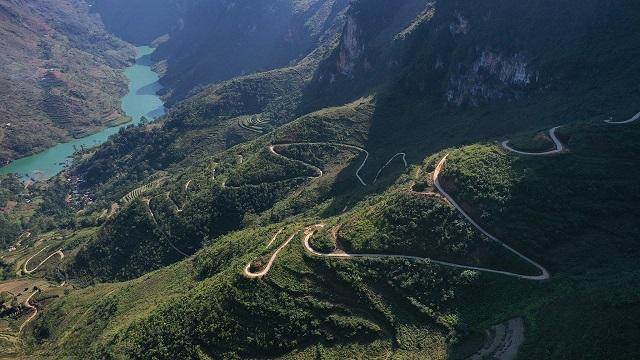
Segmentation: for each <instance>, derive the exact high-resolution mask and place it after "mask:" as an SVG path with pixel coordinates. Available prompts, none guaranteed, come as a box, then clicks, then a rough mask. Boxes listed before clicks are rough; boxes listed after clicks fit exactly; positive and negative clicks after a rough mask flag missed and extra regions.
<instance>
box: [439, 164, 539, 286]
mask: <svg viewBox="0 0 640 360" xmlns="http://www.w3.org/2000/svg"><path fill="white" fill-rule="evenodd" d="M447 157H449V154H447V155H445V157H443V158H442V160H440V162H439V163H438V166H436V169H435V171H434V172H433V183H434V185H435V186H436V188H437V189H438V191H439V192H440V194H442V196H444V197H445V198H446V199H447V200H448V201H449V203H451V205H453V207H454V208H456V210H458V212H460V213H461V214H462V216H464V217H465V218H466V219H467V221H469V222H470V223H471V225H473V226H474V227H475V228H476V229H478V231H480V232H481V233H483V234H484V235H485V236H487V237H488V238H489V239H491V240H493V241H495V242H497V243H498V244H500V245H502V247H504V248H505V249H507V250H509V251H510V252H512V253H514V254H516V255H517V256H518V257H520V258H521V259H523V260H525V261H526V262H528V263H529V264H531V265H533V266H535V267H536V268H538V270H540V272H541V274H540V275H538V276H526V275H518V274H513V273H505V272H499V273H502V274H505V275H511V276H516V277H519V278H522V279H528V280H547V279H549V277H550V276H549V272H548V271H547V269H545V268H544V267H542V265H540V264H538V263H537V262H535V261H533V260H531V259H529V258H528V257H526V256H524V255H523V254H521V253H520V252H518V251H517V250H515V249H513V248H512V247H510V246H509V245H507V244H505V243H503V242H502V241H500V240H499V239H498V238H496V237H495V236H493V235H491V234H490V233H489V232H488V231H486V230H485V229H484V228H483V227H482V226H480V224H478V223H477V222H476V221H475V220H473V219H472V218H471V216H469V214H467V212H466V211H464V209H463V208H462V207H461V206H460V204H458V202H456V201H455V200H454V199H453V197H451V195H449V193H447V191H446V190H445V189H444V187H443V186H442V184H441V183H440V174H441V173H442V170H443V168H444V165H445V163H446V161H447ZM492 272H495V271H492Z"/></svg>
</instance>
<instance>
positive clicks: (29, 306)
mask: <svg viewBox="0 0 640 360" xmlns="http://www.w3.org/2000/svg"><path fill="white" fill-rule="evenodd" d="M39 292H40V290H36V291H34V292H33V293H32V294H31V295H29V297H28V298H27V300H25V301H24V306H26V307H27V308H29V309H31V310H33V314H31V316H29V318H28V319H27V320H25V321H24V322H23V323H22V325H20V331H19V332H22V330H23V329H24V327H25V326H27V324H28V323H30V322H31V321H32V320H33V319H35V317H36V316H37V315H38V308H36V307H35V306H33V305H31V304H30V303H29V301H31V298H32V297H34V296H35V295H36V294H37V293H39Z"/></svg>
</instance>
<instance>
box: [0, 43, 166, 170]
mask: <svg viewBox="0 0 640 360" xmlns="http://www.w3.org/2000/svg"><path fill="white" fill-rule="evenodd" d="M153 51H154V49H153V48H151V47H149V46H141V47H138V48H137V58H136V63H135V64H134V65H132V66H130V67H128V68H126V69H125V71H124V74H125V76H126V77H127V79H128V80H129V92H128V93H127V95H125V96H124V97H123V98H122V110H123V111H124V112H125V113H126V114H127V115H129V116H130V117H131V118H132V120H131V121H130V122H128V123H126V124H123V125H119V126H114V127H110V128H107V129H104V130H102V131H100V132H99V133H96V134H93V135H90V136H87V137H84V138H80V139H74V140H72V141H70V142H66V143H60V144H58V145H56V146H54V147H52V148H49V149H47V150H45V151H43V152H41V153H38V154H35V155H33V156H29V157H25V158H22V159H19V160H16V161H14V162H12V163H10V164H9V165H7V166H4V167H2V168H0V175H3V174H10V173H16V174H18V175H19V176H20V177H21V178H23V179H24V180H29V179H32V180H46V179H49V178H51V177H53V176H55V175H57V174H58V173H60V172H61V171H62V170H63V169H64V167H65V163H66V162H68V161H70V158H71V156H72V155H73V153H74V152H75V150H76V149H80V148H81V147H85V148H88V147H92V146H96V145H99V144H102V143H104V142H105V141H107V139H108V138H109V136H111V135H113V134H115V133H117V132H118V131H119V130H120V128H121V127H123V126H128V125H131V124H138V123H140V120H141V118H142V117H143V116H144V117H146V118H147V119H149V120H155V119H157V118H158V117H159V116H161V115H163V114H164V113H165V108H164V103H163V102H162V100H161V99H160V97H158V96H157V95H156V94H157V93H158V91H159V90H160V89H162V86H161V85H160V84H159V83H158V80H159V78H158V74H156V73H155V72H153V70H151V65H152V62H151V54H152V53H153Z"/></svg>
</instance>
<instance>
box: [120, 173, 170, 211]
mask: <svg viewBox="0 0 640 360" xmlns="http://www.w3.org/2000/svg"><path fill="white" fill-rule="evenodd" d="M166 179H167V178H166V177H163V178H160V179H158V180H155V181H153V182H150V183H148V184H146V185H144V186H141V187H139V188H137V189H135V190H133V191H131V192H129V193H128V194H127V195H125V196H124V197H123V198H122V199H120V203H121V204H122V205H127V204H129V203H130V202H132V201H134V200H136V199H137V198H139V197H140V196H141V195H143V194H144V193H146V192H148V191H151V190H154V189H157V188H159V187H160V185H162V183H163V182H164V181H165V180H166Z"/></svg>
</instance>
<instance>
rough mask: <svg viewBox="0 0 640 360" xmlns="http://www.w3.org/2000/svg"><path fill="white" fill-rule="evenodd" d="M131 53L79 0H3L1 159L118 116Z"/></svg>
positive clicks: (0, 37)
mask: <svg viewBox="0 0 640 360" xmlns="http://www.w3.org/2000/svg"><path fill="white" fill-rule="evenodd" d="M133 55H134V54H133V49H131V48H130V47H129V46H128V45H125V44H124V43H123V42H121V41H119V40H117V39H116V38H114V37H112V36H110V35H108V34H107V33H106V32H105V31H104V29H103V27H102V25H101V23H100V22H99V21H98V20H97V19H95V18H94V17H92V16H90V15H89V14H88V7H87V5H86V4H85V3H84V2H83V1H77V0H55V1H29V2H25V1H8V2H7V1H5V2H3V3H2V4H1V5H0V69H1V72H2V76H0V99H1V100H0V117H2V124H1V125H0V164H4V163H6V162H8V161H9V160H12V159H15V158H18V157H21V156H25V155H27V154H31V153H33V152H35V151H38V150H42V149H44V148H47V147H49V146H51V145H53V144H54V143H55V142H59V141H62V140H64V139H68V138H69V137H70V136H82V135H86V134H88V133H91V132H95V131H97V130H98V129H100V128H102V127H104V126H106V125H109V124H114V123H117V122H118V121H122V119H121V117H122V115H121V113H120V104H119V100H120V97H121V96H122V95H123V94H124V93H126V88H127V86H126V80H125V79H124V76H123V75H122V74H121V73H120V72H119V69H120V68H122V67H124V66H125V64H126V63H127V61H129V60H130V59H131V58H132V57H133ZM96 84H99V85H100V86H96Z"/></svg>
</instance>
